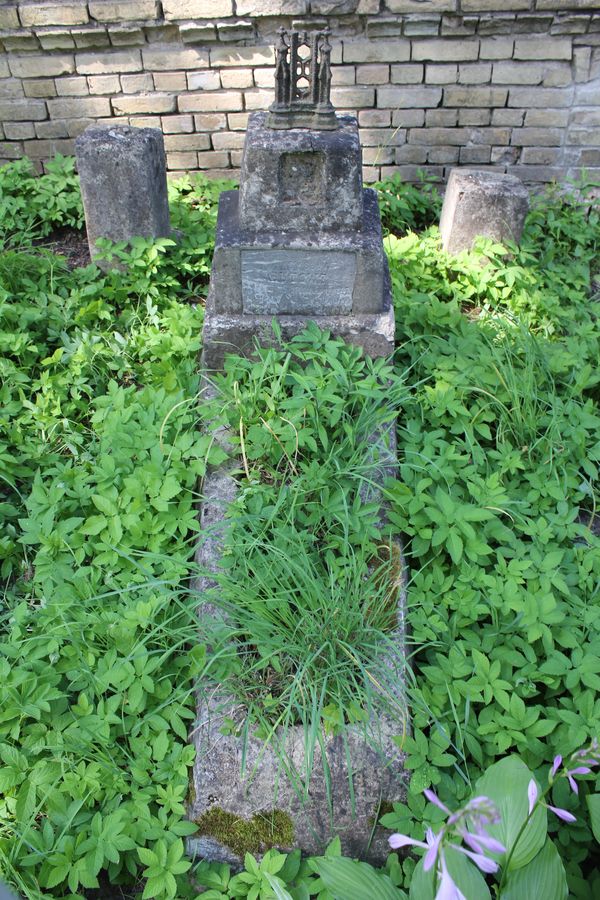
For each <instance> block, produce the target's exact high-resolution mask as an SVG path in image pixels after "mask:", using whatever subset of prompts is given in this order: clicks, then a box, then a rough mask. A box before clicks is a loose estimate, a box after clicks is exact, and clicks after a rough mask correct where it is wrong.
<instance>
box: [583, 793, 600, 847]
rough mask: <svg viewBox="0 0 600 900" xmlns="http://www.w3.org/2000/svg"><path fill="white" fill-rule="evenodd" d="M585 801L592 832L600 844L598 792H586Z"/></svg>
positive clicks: (599, 801) (599, 799) (599, 798)
mask: <svg viewBox="0 0 600 900" xmlns="http://www.w3.org/2000/svg"><path fill="white" fill-rule="evenodd" d="M585 801H586V803H587V805H588V809H589V811H590V822H591V826H592V832H593V834H594V837H595V838H596V840H597V841H598V843H599V844H600V794H588V795H587V797H586V798H585Z"/></svg>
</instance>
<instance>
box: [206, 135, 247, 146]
mask: <svg viewBox="0 0 600 900" xmlns="http://www.w3.org/2000/svg"><path fill="white" fill-rule="evenodd" d="M245 139H246V135H245V134H244V133H243V131H217V132H216V133H215V134H213V136H212V145H213V147H214V149H215V150H243V149H244V141H245Z"/></svg>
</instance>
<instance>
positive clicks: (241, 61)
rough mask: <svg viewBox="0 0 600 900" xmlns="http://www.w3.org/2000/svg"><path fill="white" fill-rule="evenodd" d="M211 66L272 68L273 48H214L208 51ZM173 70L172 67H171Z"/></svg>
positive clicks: (273, 60) (273, 59)
mask: <svg viewBox="0 0 600 900" xmlns="http://www.w3.org/2000/svg"><path fill="white" fill-rule="evenodd" d="M210 63H211V66H215V67H217V68H218V67H220V66H237V67H239V66H272V65H274V64H275V51H274V50H273V47H270V46H269V47H235V46H234V47H215V49H214V50H211V51H210ZM171 68H173V67H171Z"/></svg>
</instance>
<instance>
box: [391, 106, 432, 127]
mask: <svg viewBox="0 0 600 900" xmlns="http://www.w3.org/2000/svg"><path fill="white" fill-rule="evenodd" d="M424 124H425V110H424V109H396V110H393V111H392V125H393V126H394V127H395V128H420V127H421V125H424Z"/></svg>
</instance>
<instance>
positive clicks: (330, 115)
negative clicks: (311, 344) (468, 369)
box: [203, 30, 394, 369]
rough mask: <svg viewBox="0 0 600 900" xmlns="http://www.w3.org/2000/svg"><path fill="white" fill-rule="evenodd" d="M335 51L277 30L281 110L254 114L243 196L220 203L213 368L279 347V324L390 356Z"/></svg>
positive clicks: (323, 42)
mask: <svg viewBox="0 0 600 900" xmlns="http://www.w3.org/2000/svg"><path fill="white" fill-rule="evenodd" d="M301 38H303V39H304V43H303V42H301ZM303 49H304V50H306V51H307V52H308V56H302V55H301V54H302V50H303ZM330 49H331V48H330V45H329V41H328V34H327V33H325V32H323V33H318V34H317V35H316V36H315V35H312V36H310V37H309V36H308V35H306V34H305V33H304V34H298V33H297V32H292V33H291V35H290V36H289V37H288V36H287V34H286V32H284V31H283V30H281V31H280V36H279V45H278V47H277V67H276V72H277V85H276V100H275V103H274V104H273V105H272V106H271V108H270V110H269V112H268V113H264V112H257V113H253V114H252V115H251V116H250V120H249V123H248V130H247V134H246V143H245V147H244V154H243V158H242V167H241V176H240V189H239V191H226V192H224V193H223V194H222V195H221V198H220V202H219V215H218V220H217V233H216V244H215V253H214V259H213V267H212V273H211V283H210V290H209V295H208V299H207V304H206V317H205V325H204V338H203V353H204V365H205V366H206V368H208V369H220V368H221V366H222V363H223V357H224V355H225V354H226V353H228V352H232V351H233V352H241V353H248V352H251V350H252V348H253V346H254V339H255V338H256V337H257V336H258V337H259V338H260V339H261V341H262V342H263V343H268V342H271V343H273V341H274V335H273V331H272V327H271V326H272V320H273V316H277V320H278V323H279V326H280V328H281V332H282V335H283V338H284V339H288V338H290V337H293V336H294V335H295V334H297V333H298V332H300V331H302V330H303V329H304V328H305V327H306V325H307V323H308V322H309V321H315V322H317V324H318V325H320V327H322V328H323V329H326V330H328V331H331V332H333V334H334V335H337V336H341V337H343V338H345V339H346V340H349V341H352V342H353V343H355V344H359V345H360V346H362V347H363V348H364V350H365V351H366V352H367V353H369V354H371V355H372V356H386V355H388V354H390V353H392V352H393V349H394V312H393V309H392V301H391V288H390V279H389V272H388V267H387V260H386V258H385V254H384V252H383V243H382V235H381V222H380V217H379V209H378V206H377V195H376V193H375V191H373V190H370V189H363V187H362V161H361V149H360V141H359V137H358V125H357V122H356V119H355V118H354V117H350V116H341V117H337V116H336V115H335V112H334V110H333V107H332V106H331V102H330V100H329V85H330V81H331V76H330V69H329V52H330ZM290 55H291V61H290ZM315 98H316V99H315Z"/></svg>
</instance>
